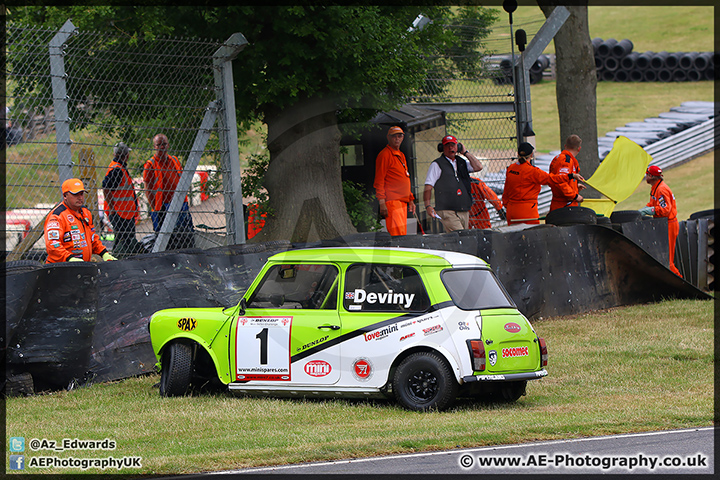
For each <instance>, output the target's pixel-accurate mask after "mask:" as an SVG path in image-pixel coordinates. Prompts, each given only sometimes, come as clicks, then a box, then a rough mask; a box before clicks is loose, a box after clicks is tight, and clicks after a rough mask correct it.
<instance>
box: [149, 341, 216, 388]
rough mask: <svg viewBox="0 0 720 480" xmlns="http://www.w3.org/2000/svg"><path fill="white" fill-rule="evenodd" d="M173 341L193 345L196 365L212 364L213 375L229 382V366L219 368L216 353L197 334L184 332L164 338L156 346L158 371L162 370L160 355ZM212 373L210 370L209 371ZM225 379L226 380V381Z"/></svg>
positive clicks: (161, 355)
mask: <svg viewBox="0 0 720 480" xmlns="http://www.w3.org/2000/svg"><path fill="white" fill-rule="evenodd" d="M173 343H184V344H186V345H189V346H191V347H193V362H194V364H195V365H196V366H197V365H198V364H200V365H209V364H212V366H213V367H214V368H215V372H214V374H215V376H216V377H217V378H218V380H220V381H222V382H223V383H225V384H227V383H229V368H225V369H223V368H221V366H220V360H219V359H218V357H217V354H216V353H215V352H214V351H213V349H212V348H210V345H209V344H208V343H207V342H206V341H205V340H203V339H202V338H201V337H199V336H197V335H188V334H186V333H183V334H178V335H173V336H171V337H168V338H166V339H165V341H164V342H163V343H162V345H160V347H159V348H158V353H157V357H158V364H157V365H158V367H160V368H158V371H162V364H161V361H162V357H163V354H164V352H165V349H166V348H167V347H168V346H169V345H171V344H173ZM210 373H212V372H210ZM226 380H227V381H226Z"/></svg>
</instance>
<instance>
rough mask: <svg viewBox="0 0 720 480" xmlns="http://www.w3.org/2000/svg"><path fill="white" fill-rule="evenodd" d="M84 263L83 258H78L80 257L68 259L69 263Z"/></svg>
mask: <svg viewBox="0 0 720 480" xmlns="http://www.w3.org/2000/svg"><path fill="white" fill-rule="evenodd" d="M82 261H83V259H82V258H78V257H70V258H68V262H82Z"/></svg>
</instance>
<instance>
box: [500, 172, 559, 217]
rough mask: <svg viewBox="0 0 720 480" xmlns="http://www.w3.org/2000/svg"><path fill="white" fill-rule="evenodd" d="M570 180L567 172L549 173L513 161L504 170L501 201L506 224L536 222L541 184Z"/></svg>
mask: <svg viewBox="0 0 720 480" xmlns="http://www.w3.org/2000/svg"><path fill="white" fill-rule="evenodd" d="M569 181H570V176H569V175H567V174H564V173H563V174H550V173H547V172H543V171H542V170H540V169H539V168H537V167H535V166H533V165H530V163H529V162H524V163H513V164H512V165H510V166H509V167H508V168H507V170H506V172H505V188H504V190H503V195H502V202H503V205H505V208H506V209H507V222H508V225H513V224H517V223H529V224H538V223H540V218H539V215H538V194H539V193H540V186H541V185H558V184H561V183H567V182H569Z"/></svg>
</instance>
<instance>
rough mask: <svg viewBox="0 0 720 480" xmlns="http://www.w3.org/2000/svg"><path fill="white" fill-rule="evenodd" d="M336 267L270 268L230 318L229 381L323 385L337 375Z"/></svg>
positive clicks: (337, 269) (276, 266)
mask: <svg viewBox="0 0 720 480" xmlns="http://www.w3.org/2000/svg"><path fill="white" fill-rule="evenodd" d="M338 282H339V268H338V267H337V266H336V265H333V264H291V265H287V264H276V265H271V266H270V268H268V269H267V270H266V272H265V274H264V276H263V278H262V280H261V281H260V283H259V284H258V286H257V288H255V290H254V291H253V292H252V293H251V294H250V296H249V297H248V301H247V308H246V309H245V313H244V315H241V316H239V317H238V318H237V319H236V320H235V325H234V328H233V329H231V330H234V343H233V342H231V345H233V344H234V349H235V354H234V356H233V359H232V360H231V362H233V365H234V371H235V381H241V382H253V383H259V382H262V383H268V384H272V383H275V384H298V385H323V384H328V385H329V384H333V383H336V382H337V381H338V379H339V376H340V365H339V349H338V347H337V346H333V340H334V339H335V338H337V337H338V336H339V335H340V332H341V324H340V317H339V316H338V313H337V303H338Z"/></svg>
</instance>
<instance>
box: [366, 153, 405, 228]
mask: <svg viewBox="0 0 720 480" xmlns="http://www.w3.org/2000/svg"><path fill="white" fill-rule="evenodd" d="M373 186H374V187H375V196H376V197H377V199H378V200H385V206H386V207H387V209H388V214H387V218H386V219H385V224H386V226H387V230H388V232H389V233H390V235H392V236H396V235H406V234H407V210H408V203H410V202H412V201H414V200H415V197H414V196H413V194H412V192H411V189H410V172H409V171H408V168H407V161H406V160H405V154H403V153H402V152H401V151H400V150H396V149H394V148H392V147H390V145H387V146H385V148H383V149H382V150H381V151H380V153H379V154H378V156H377V159H376V160H375V183H374V184H373Z"/></svg>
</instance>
